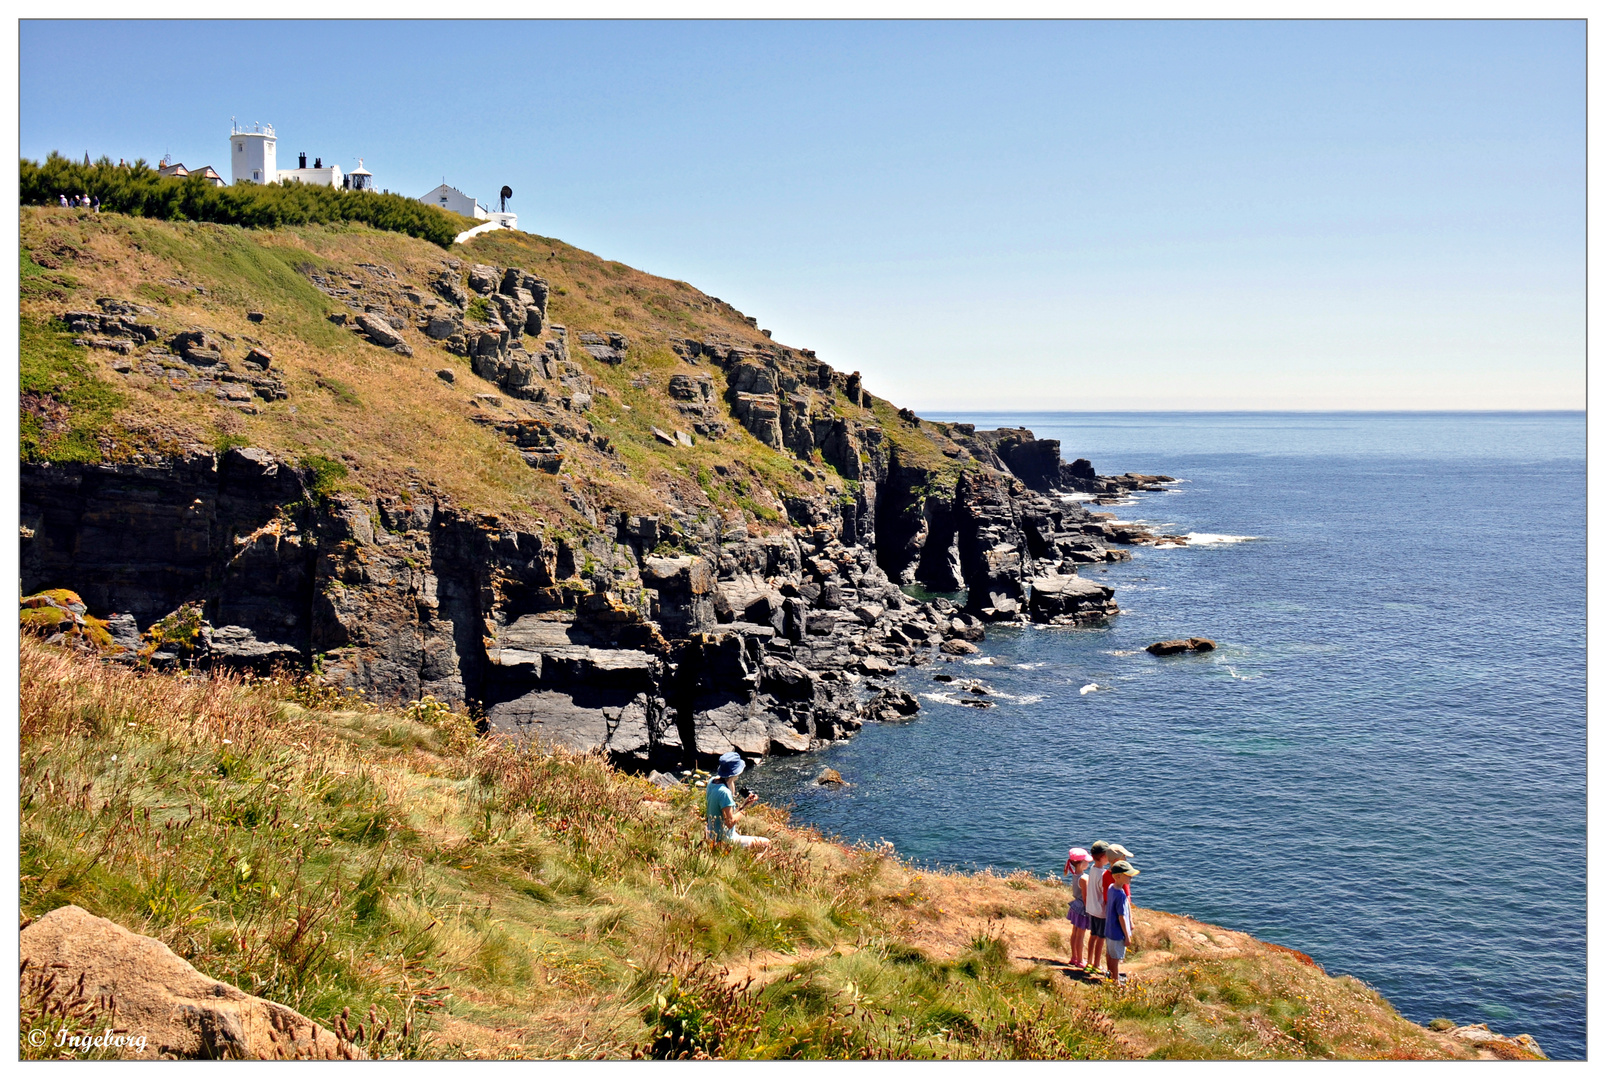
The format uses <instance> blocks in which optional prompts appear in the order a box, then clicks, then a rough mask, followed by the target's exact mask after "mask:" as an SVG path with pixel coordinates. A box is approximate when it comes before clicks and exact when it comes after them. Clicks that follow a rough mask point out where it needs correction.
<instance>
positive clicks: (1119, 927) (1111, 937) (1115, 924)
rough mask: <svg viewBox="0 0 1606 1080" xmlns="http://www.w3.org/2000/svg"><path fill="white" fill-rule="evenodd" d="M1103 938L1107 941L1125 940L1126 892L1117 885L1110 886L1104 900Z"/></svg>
mask: <svg viewBox="0 0 1606 1080" xmlns="http://www.w3.org/2000/svg"><path fill="white" fill-rule="evenodd" d="M1104 905H1105V907H1104V937H1105V939H1106V940H1107V941H1125V940H1126V923H1125V922H1123V921H1122V920H1124V919H1125V918H1126V907H1127V899H1126V890H1125V889H1123V888H1121V887H1120V886H1119V885H1111V886H1110V891H1109V893H1108V895H1106V896H1105V898H1104Z"/></svg>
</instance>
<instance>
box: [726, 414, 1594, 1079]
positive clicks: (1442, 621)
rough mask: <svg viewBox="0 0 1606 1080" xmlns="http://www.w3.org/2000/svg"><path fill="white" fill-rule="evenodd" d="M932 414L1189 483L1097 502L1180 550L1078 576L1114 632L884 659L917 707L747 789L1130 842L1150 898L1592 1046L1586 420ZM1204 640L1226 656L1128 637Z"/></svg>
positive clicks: (967, 855) (1002, 863)
mask: <svg viewBox="0 0 1606 1080" xmlns="http://www.w3.org/2000/svg"><path fill="white" fill-rule="evenodd" d="M927 419H928V421H929V420H930V419H932V418H927ZM936 419H939V420H955V421H963V422H967V423H974V424H976V425H978V426H979V427H983V428H992V427H1000V426H1009V427H1027V428H1030V429H1031V430H1032V431H1033V432H1035V433H1036V434H1037V435H1038V437H1040V438H1056V439H1059V440H1060V441H1061V447H1062V454H1063V456H1064V458H1065V459H1066V460H1067V461H1069V460H1071V459H1073V458H1077V457H1086V458H1089V459H1090V460H1091V461H1092V462H1093V464H1094V467H1095V468H1096V469H1097V470H1098V471H1099V472H1100V473H1103V474H1111V473H1124V472H1129V471H1130V472H1140V473H1162V474H1166V475H1169V476H1173V477H1176V478H1177V482H1176V483H1175V484H1172V485H1168V486H1169V487H1170V488H1171V489H1172V490H1170V491H1166V492H1163V493H1153V494H1144V495H1139V496H1137V497H1135V498H1133V499H1131V500H1130V501H1129V502H1127V503H1126V504H1125V505H1120V506H1105V507H1098V508H1097V509H1100V510H1104V511H1108V512H1114V513H1116V514H1117V515H1118V516H1119V518H1120V519H1121V520H1130V521H1138V522H1144V523H1146V524H1149V525H1151V526H1153V527H1154V528H1155V529H1156V530H1157V531H1161V532H1166V533H1174V534H1184V535H1187V536H1188V537H1190V538H1191V541H1190V543H1189V544H1188V546H1187V547H1159V548H1155V547H1138V548H1135V549H1133V557H1132V560H1131V561H1130V562H1124V563H1115V564H1107V565H1100V566H1097V567H1083V568H1082V569H1081V573H1083V574H1084V575H1087V576H1091V577H1093V578H1095V579H1096V580H1098V581H1101V582H1104V583H1106V584H1109V585H1111V586H1113V587H1114V589H1115V597H1116V601H1117V602H1118V603H1119V604H1120V607H1121V614H1120V615H1119V616H1117V617H1115V618H1113V619H1112V620H1110V622H1109V623H1108V625H1105V626H1100V627H1097V628H1087V629H1061V628H1043V627H1011V628H1002V627H999V628H993V629H990V630H989V631H988V634H987V640H986V641H985V642H984V643H983V644H982V649H981V652H980V653H979V654H978V655H976V656H973V657H967V658H964V659H963V660H960V661H955V662H950V663H937V664H933V665H928V666H925V667H921V668H913V669H909V670H907V671H905V672H903V673H901V674H900V676H899V680H900V685H901V686H903V687H904V688H905V689H907V690H909V691H911V692H913V693H915V694H917V695H918V696H919V698H920V703H921V710H920V712H919V713H918V714H917V716H916V717H915V718H914V719H913V720H912V721H910V722H907V723H902V724H881V725H877V724H872V725H869V726H867V727H866V728H865V729H864V730H863V731H862V732H860V733H859V734H858V735H857V736H855V737H854V738H853V739H852V740H850V741H848V742H844V743H839V744H835V745H832V746H830V747H827V748H825V749H824V750H821V751H818V752H815V753H812V754H807V755H803V756H800V757H796V758H772V759H770V760H769V761H767V762H766V763H765V764H764V766H763V767H762V768H760V769H758V770H757V771H756V774H755V776H754V780H753V782H752V786H753V787H754V788H755V789H756V790H758V791H759V792H760V793H761V794H762V795H763V796H764V797H765V798H767V799H770V800H772V801H775V802H778V803H781V804H783V805H787V806H789V807H791V809H792V813H793V818H794V820H796V821H801V822H805V823H809V824H813V825H816V826H818V827H819V828H821V829H822V830H823V831H825V832H826V833H828V834H831V835H835V836H838V837H840V838H842V839H844V840H846V841H850V842H851V841H865V842H872V843H873V842H878V841H881V840H889V841H891V842H892V843H893V844H894V845H895V847H896V848H897V850H898V851H899V852H900V853H901V854H902V855H903V856H904V857H905V858H908V859H911V860H913V861H916V862H918V863H921V864H924V865H929V866H933V867H943V868H964V869H975V868H981V867H993V868H996V869H998V870H1001V871H1008V870H1015V869H1026V870H1030V871H1034V872H1038V873H1057V872H1059V871H1060V870H1061V869H1062V867H1063V865H1064V861H1065V854H1066V850H1067V849H1068V848H1069V847H1070V846H1072V845H1074V844H1081V845H1087V844H1090V843H1092V842H1093V841H1094V840H1098V839H1105V840H1109V841H1112V842H1119V843H1121V844H1123V845H1125V846H1126V847H1127V848H1129V849H1130V850H1131V851H1132V852H1133V853H1134V855H1135V858H1134V860H1133V861H1134V863H1135V864H1136V865H1137V866H1138V867H1139V869H1140V870H1141V871H1142V873H1141V875H1140V876H1139V877H1138V879H1137V882H1136V884H1135V887H1134V888H1135V897H1136V900H1137V902H1138V904H1139V905H1140V906H1144V907H1153V908H1158V909H1161V910H1166V911H1172V912H1179V913H1184V914H1188V915H1191V916H1193V917H1195V918H1198V919H1202V920H1205V921H1207V922H1211V923H1216V924H1220V925H1222V926H1227V927H1231V928H1233V929H1237V930H1242V931H1246V932H1248V933H1250V934H1253V935H1255V936H1256V937H1259V938H1262V939H1264V940H1267V941H1273V942H1277V943H1279V944H1283V945H1287V946H1290V947H1292V948H1295V949H1298V950H1301V951H1303V952H1306V953H1309V954H1310V955H1311V956H1312V957H1314V958H1315V959H1316V960H1317V961H1318V962H1319V963H1320V964H1321V965H1322V966H1323V967H1324V968H1325V969H1326V970H1327V971H1329V972H1330V973H1334V974H1338V973H1345V974H1350V975H1353V976H1355V977H1357V978H1359V979H1361V980H1362V981H1364V982H1366V983H1367V984H1368V985H1370V986H1372V987H1374V988H1376V989H1377V990H1378V991H1380V992H1381V993H1382V994H1383V995H1384V996H1386V997H1387V998H1388V999H1389V1000H1390V1001H1391V1002H1392V1003H1393V1004H1394V1005H1395V1007H1396V1008H1398V1009H1399V1010H1400V1012H1401V1013H1402V1014H1403V1015H1405V1016H1406V1017H1408V1018H1410V1019H1412V1020H1415V1021H1417V1022H1419V1023H1426V1022H1427V1021H1429V1020H1431V1019H1433V1018H1435V1017H1448V1018H1449V1019H1451V1020H1454V1021H1455V1022H1456V1023H1458V1024H1470V1023H1487V1024H1488V1025H1489V1026H1490V1027H1491V1028H1492V1029H1494V1030H1495V1031H1499V1032H1503V1033H1505V1034H1518V1033H1521V1032H1527V1033H1529V1034H1531V1035H1533V1036H1534V1037H1535V1038H1536V1039H1537V1040H1538V1041H1539V1043H1540V1045H1541V1046H1542V1047H1543V1048H1544V1050H1545V1051H1546V1053H1547V1054H1549V1055H1550V1056H1551V1057H1552V1058H1575V1059H1576V1058H1582V1057H1584V1055H1585V947H1584V945H1585V869H1586V867H1585V854H1586V853H1585V791H1584V784H1585V672H1584V658H1585V626H1584V612H1585V592H1584V584H1585V576H1584V575H1585V539H1584V522H1585V507H1584V502H1585V475H1584V474H1585V454H1584V439H1585V422H1584V414H1583V413H1543V414H1536V413H1509V414H1501V413H1401V414H1379V413H1332V414H1313V413H1284V414H1275V413H1147V414H1144V413H1030V414H1028V413H1009V414H954V415H949V416H942V417H937V418H936ZM1190 636H1203V637H1208V638H1212V639H1214V640H1215V641H1216V642H1217V645H1218V647H1217V648H1216V650H1215V651H1214V652H1209V653H1202V654H1192V653H1190V654H1185V655H1181V656H1171V657H1163V658H1160V657H1154V656H1151V655H1149V654H1148V653H1146V652H1145V651H1144V647H1145V646H1146V645H1148V644H1150V643H1151V642H1154V641H1158V640H1161V639H1167V638H1178V637H1190ZM938 671H941V672H943V673H945V674H952V675H954V676H955V677H956V681H955V682H954V683H952V684H943V683H940V682H936V681H934V680H933V679H932V675H933V674H935V673H936V672H938ZM967 682H974V683H976V684H977V685H979V686H981V687H982V688H984V689H985V690H987V691H988V693H987V694H986V695H985V697H986V700H989V701H991V702H993V703H994V704H995V707H994V708H991V709H986V710H981V709H975V708H971V707H967V706H963V705H960V704H958V702H959V701H960V700H961V698H962V697H970V698H972V699H975V698H977V697H979V696H980V695H976V694H961V693H960V692H957V691H956V687H959V686H961V684H963V683H967ZM826 766H829V767H831V768H834V769H836V770H838V771H839V772H840V773H841V774H842V776H843V777H844V779H846V780H847V781H848V782H849V784H850V785H851V786H849V787H845V788H841V789H835V788H825V787H820V786H817V785H816V784H814V783H813V780H814V778H815V777H816V776H817V775H818V774H819V772H820V770H821V769H823V768H825V767H826Z"/></svg>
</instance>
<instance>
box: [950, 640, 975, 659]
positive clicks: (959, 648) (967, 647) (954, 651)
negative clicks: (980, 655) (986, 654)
mask: <svg viewBox="0 0 1606 1080" xmlns="http://www.w3.org/2000/svg"><path fill="white" fill-rule="evenodd" d="M941 649H942V651H943V652H945V653H947V654H948V655H949V656H969V655H970V654H972V653H975V652H979V651H980V650H979V649H977V648H976V646H974V645H972V644H971V643H970V642H968V641H966V640H965V639H964V638H949V639H948V640H947V641H945V642H943V643H942V646H941Z"/></svg>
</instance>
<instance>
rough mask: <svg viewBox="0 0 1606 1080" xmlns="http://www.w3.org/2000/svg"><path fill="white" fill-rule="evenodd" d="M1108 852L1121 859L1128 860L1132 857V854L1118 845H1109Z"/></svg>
mask: <svg viewBox="0 0 1606 1080" xmlns="http://www.w3.org/2000/svg"><path fill="white" fill-rule="evenodd" d="M1110 850H1111V851H1112V852H1114V853H1115V854H1116V855H1119V856H1120V857H1121V858H1123V859H1130V858H1131V857H1132V853H1131V852H1130V851H1128V850H1127V849H1126V848H1124V847H1122V846H1121V845H1120V844H1111V845H1110Z"/></svg>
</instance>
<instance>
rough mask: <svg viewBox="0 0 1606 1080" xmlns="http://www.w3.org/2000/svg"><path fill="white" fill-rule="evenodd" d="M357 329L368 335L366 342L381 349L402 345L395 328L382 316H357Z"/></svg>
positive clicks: (365, 314)
mask: <svg viewBox="0 0 1606 1080" xmlns="http://www.w3.org/2000/svg"><path fill="white" fill-rule="evenodd" d="M357 328H358V329H359V330H361V331H362V332H363V333H364V334H366V335H368V340H369V341H372V342H373V343H374V344H375V345H379V346H382V347H383V348H386V349H388V348H391V347H392V346H394V345H400V344H402V336H401V335H400V334H399V333H397V332H396V328H395V327H393V326H391V325H390V320H388V319H386V318H385V317H384V316H383V315H374V314H371V313H369V312H366V311H365V312H363V313H362V314H361V315H358V316H357Z"/></svg>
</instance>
